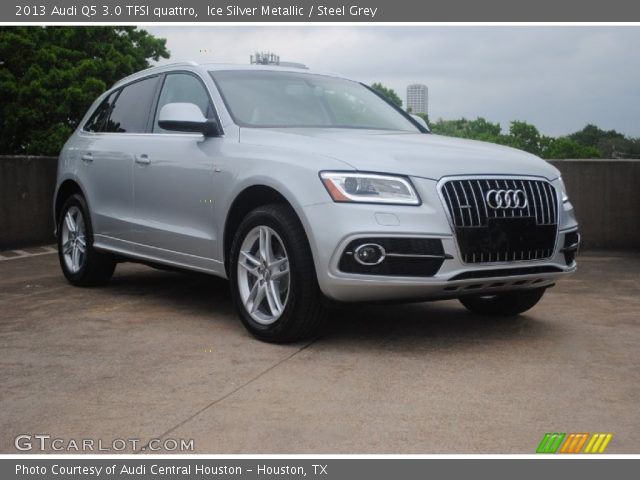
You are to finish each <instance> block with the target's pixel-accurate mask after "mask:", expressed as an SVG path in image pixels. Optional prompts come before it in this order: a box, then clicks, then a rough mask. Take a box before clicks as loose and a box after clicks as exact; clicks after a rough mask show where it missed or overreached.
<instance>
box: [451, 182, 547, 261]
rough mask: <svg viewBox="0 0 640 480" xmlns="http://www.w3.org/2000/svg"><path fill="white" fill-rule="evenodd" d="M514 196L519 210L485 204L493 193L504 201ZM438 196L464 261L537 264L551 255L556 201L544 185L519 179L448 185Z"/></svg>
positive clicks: (543, 183) (512, 207)
mask: <svg viewBox="0 0 640 480" xmlns="http://www.w3.org/2000/svg"><path fill="white" fill-rule="evenodd" d="M492 191H493V193H490V192H492ZM515 191H520V192H521V193H519V194H518V195H519V201H520V204H519V205H515V206H514V205H509V204H508V203H507V202H506V201H505V202H503V204H502V205H496V204H498V203H499V202H497V201H496V199H495V197H494V198H493V201H490V200H488V196H489V197H491V195H495V192H502V194H503V195H507V196H508V195H513V192H515ZM509 192H511V193H509ZM441 193H442V197H443V198H444V202H445V205H446V207H447V209H448V211H449V215H450V217H451V221H452V223H453V227H454V230H455V233H456V239H457V241H458V245H459V247H460V253H461V255H462V261H463V262H465V263H487V262H502V261H524V260H538V259H544V258H549V257H551V255H552V254H553V249H554V247H555V241H556V235H557V228H558V199H557V196H556V190H555V188H554V187H553V186H552V185H551V184H550V183H549V182H547V181H545V180H532V179H521V178H477V179H460V180H449V181H447V182H446V183H444V184H443V185H442V187H441ZM524 199H526V202H525V201H524ZM496 206H497V207H498V208H496Z"/></svg>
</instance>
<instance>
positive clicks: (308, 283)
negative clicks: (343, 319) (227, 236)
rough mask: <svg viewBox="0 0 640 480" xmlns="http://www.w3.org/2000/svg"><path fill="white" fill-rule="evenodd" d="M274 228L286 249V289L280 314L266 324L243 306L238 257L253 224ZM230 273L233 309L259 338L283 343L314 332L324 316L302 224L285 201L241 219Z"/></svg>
mask: <svg viewBox="0 0 640 480" xmlns="http://www.w3.org/2000/svg"><path fill="white" fill-rule="evenodd" d="M260 226H266V227H269V228H270V229H272V230H273V231H275V233H277V235H278V236H279V237H280V239H281V241H282V244H283V246H284V248H285V249H286V253H287V257H288V267H289V275H290V277H289V290H288V297H287V299H286V304H285V305H284V309H283V310H282V313H281V315H280V316H279V317H278V318H277V320H275V321H274V323H271V324H269V325H264V324H261V323H259V322H257V321H256V320H255V319H254V318H253V317H252V316H251V314H250V313H249V312H248V311H247V308H246V307H245V305H244V303H243V301H242V297H241V293H240V286H239V281H238V277H239V275H238V261H239V260H238V259H239V257H240V250H241V247H242V244H243V242H244V241H245V239H246V237H247V236H248V235H249V234H250V233H251V232H252V231H253V230H255V228H256V227H260ZM229 260H230V263H229V277H230V280H231V293H232V296H233V302H234V304H235V307H236V310H237V311H238V314H239V316H240V319H241V320H242V323H243V324H244V326H245V327H246V328H247V330H249V332H250V333H251V334H252V335H253V336H254V337H256V338H258V339H259V340H262V341H265V342H270V343H286V342H294V341H298V340H302V339H305V338H309V337H311V336H313V335H314V334H316V333H317V332H318V331H319V329H320V327H321V325H322V324H323V322H324V320H325V318H326V308H325V306H324V298H323V295H322V293H321V292H320V288H319V287H318V280H317V277H316V272H315V267H314V264H313V258H312V254H311V248H310V247H309V242H308V240H307V236H306V234H305V232H304V229H303V227H302V224H301V223H300V220H299V219H298V217H297V215H296V214H295V212H294V211H293V210H292V209H291V208H290V207H289V206H287V205H282V204H272V205H265V206H261V207H258V208H256V209H255V210H253V211H252V212H250V213H249V214H248V215H247V216H246V217H245V218H244V220H243V221H242V223H241V224H240V226H239V227H238V230H237V232H236V233H235V236H234V239H233V242H232V245H231V252H230V258H229Z"/></svg>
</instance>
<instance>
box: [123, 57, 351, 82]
mask: <svg viewBox="0 0 640 480" xmlns="http://www.w3.org/2000/svg"><path fill="white" fill-rule="evenodd" d="M184 67H191V68H195V69H201V70H206V71H216V70H262V71H274V72H293V73H303V74H311V75H325V76H329V77H342V75H339V74H337V73H331V72H319V71H314V70H307V69H302V68H296V67H281V66H279V65H246V64H231V63H196V62H193V61H188V62H177V63H167V64H164V65H157V66H154V67H151V68H147V69H145V70H141V71H139V72H136V73H134V74H132V75H129V76H127V77H125V78H122V79H120V80H118V81H117V82H116V83H115V84H114V85H113V86H114V87H116V86H118V85H122V84H124V83H127V82H129V81H131V80H135V79H136V78H140V77H144V76H147V75H150V74H153V73H162V72H167V71H171V70H178V69H180V68H184Z"/></svg>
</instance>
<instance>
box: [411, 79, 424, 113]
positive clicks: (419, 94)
mask: <svg viewBox="0 0 640 480" xmlns="http://www.w3.org/2000/svg"><path fill="white" fill-rule="evenodd" d="M407 111H410V112H411V113H424V114H428V113H429V89H428V88H427V86H426V85H422V84H421V83H414V84H413V85H409V86H408V87H407Z"/></svg>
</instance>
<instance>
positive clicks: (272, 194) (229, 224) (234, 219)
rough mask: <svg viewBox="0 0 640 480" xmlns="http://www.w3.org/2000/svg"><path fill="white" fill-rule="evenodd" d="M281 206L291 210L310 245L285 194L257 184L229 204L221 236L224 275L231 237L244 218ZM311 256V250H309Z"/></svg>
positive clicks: (239, 194)
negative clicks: (264, 209) (259, 209)
mask: <svg viewBox="0 0 640 480" xmlns="http://www.w3.org/2000/svg"><path fill="white" fill-rule="evenodd" d="M274 203H276V204H283V205H287V206H288V207H290V208H291V210H293V212H294V213H295V215H296V217H297V218H298V221H299V222H300V224H301V225H302V228H303V230H304V232H305V235H306V237H307V242H309V243H311V239H310V238H309V232H308V228H307V226H306V222H305V220H304V217H303V215H301V212H300V209H299V208H298V207H297V205H296V204H295V203H294V202H292V201H291V200H290V199H289V198H288V195H287V194H286V193H283V192H282V189H278V188H275V187H273V186H270V185H266V184H264V183H257V184H254V185H250V186H247V187H245V188H244V189H243V190H241V191H240V192H239V193H238V194H237V195H236V197H235V198H234V199H233V201H232V202H231V206H230V207H229V209H228V212H227V217H226V219H225V223H224V234H223V235H224V236H223V255H224V257H223V258H224V266H225V273H226V274H227V276H228V274H229V256H230V253H231V244H232V243H233V237H234V236H235V234H236V232H237V230H238V227H239V226H240V224H241V223H242V220H243V219H244V217H246V216H247V214H248V213H249V212H251V211H252V210H254V209H256V208H258V207H260V206H262V205H269V204H274ZM311 251H312V254H313V249H311Z"/></svg>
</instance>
